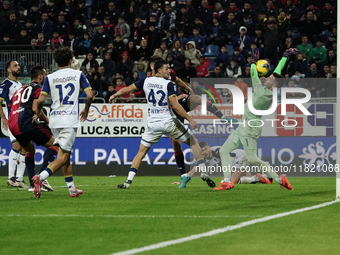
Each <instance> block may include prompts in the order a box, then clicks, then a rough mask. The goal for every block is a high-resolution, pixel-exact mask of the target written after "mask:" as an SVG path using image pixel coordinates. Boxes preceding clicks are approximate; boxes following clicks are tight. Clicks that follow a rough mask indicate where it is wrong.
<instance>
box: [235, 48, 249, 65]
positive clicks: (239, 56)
mask: <svg viewBox="0 0 340 255" xmlns="http://www.w3.org/2000/svg"><path fill="white" fill-rule="evenodd" d="M231 58H234V59H235V60H236V62H237V64H238V66H239V67H241V68H243V67H244V66H245V65H246V60H245V59H244V57H243V55H242V54H241V51H240V49H239V48H234V53H233V55H231Z"/></svg>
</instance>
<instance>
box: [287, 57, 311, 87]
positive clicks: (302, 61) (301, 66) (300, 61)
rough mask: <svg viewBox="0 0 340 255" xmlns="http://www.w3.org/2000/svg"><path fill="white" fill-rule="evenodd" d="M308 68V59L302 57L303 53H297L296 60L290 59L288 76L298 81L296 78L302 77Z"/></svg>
mask: <svg viewBox="0 0 340 255" xmlns="http://www.w3.org/2000/svg"><path fill="white" fill-rule="evenodd" d="M309 69H310V66H309V62H308V59H306V58H305V57H304V54H302V53H299V54H298V55H297V60H296V61H292V62H291V63H290V64H289V67H288V76H289V77H292V79H295V80H297V81H299V79H297V78H304V77H305V76H306V75H307V73H308V71H309Z"/></svg>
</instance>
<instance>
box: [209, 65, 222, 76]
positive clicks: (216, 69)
mask: <svg viewBox="0 0 340 255" xmlns="http://www.w3.org/2000/svg"><path fill="white" fill-rule="evenodd" d="M208 77H209V78H226V76H225V75H224V73H223V72H221V67H219V66H215V68H214V71H213V72H212V73H211V74H209V76H208Z"/></svg>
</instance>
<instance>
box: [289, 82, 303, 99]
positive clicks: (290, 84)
mask: <svg viewBox="0 0 340 255" xmlns="http://www.w3.org/2000/svg"><path fill="white" fill-rule="evenodd" d="M287 87H288V88H296V85H295V81H294V80H290V81H289V82H288V85H287ZM286 97H287V98H289V97H303V94H301V93H294V92H290V93H287V94H286Z"/></svg>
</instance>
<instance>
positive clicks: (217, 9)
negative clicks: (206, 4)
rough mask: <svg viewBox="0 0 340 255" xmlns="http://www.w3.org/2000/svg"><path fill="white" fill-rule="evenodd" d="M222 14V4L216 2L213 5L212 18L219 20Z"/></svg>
mask: <svg viewBox="0 0 340 255" xmlns="http://www.w3.org/2000/svg"><path fill="white" fill-rule="evenodd" d="M223 13H224V10H223V7H222V4H221V3H219V2H217V3H215V5H214V9H213V18H214V17H216V18H217V19H220V17H221V15H222V14H223Z"/></svg>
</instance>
